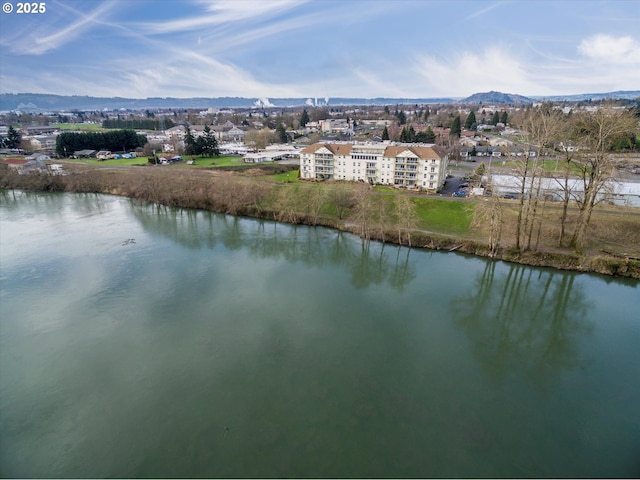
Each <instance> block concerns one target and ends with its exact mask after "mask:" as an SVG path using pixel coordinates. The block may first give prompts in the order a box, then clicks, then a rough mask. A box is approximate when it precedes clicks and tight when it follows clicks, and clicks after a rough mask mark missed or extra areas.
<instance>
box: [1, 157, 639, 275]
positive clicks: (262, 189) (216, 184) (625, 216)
mask: <svg viewBox="0 0 640 480" xmlns="http://www.w3.org/2000/svg"><path fill="white" fill-rule="evenodd" d="M265 173H269V172H268V171H267V172H265V171H264V170H260V169H259V168H256V169H255V171H252V170H247V171H243V172H242V174H239V173H238V172H221V171H216V170H204V171H203V170H200V171H198V172H194V171H185V170H167V169H159V168H153V167H137V168H129V169H126V170H120V169H109V170H107V169H101V168H84V169H82V170H78V171H75V172H72V173H71V174H69V175H64V176H62V175H60V176H51V175H19V174H17V173H16V172H13V171H9V170H7V169H5V170H2V171H0V188H2V189H21V190H36V191H64V192H78V193H106V194H113V195H120V196H126V197H130V198H136V199H140V200H144V201H149V202H154V203H158V204H162V205H166V206H171V207H181V208H194V209H205V210H210V211H216V212H221V213H227V214H231V215H241V216H248V217H254V218H262V219H268V220H276V221H280V222H285V223H292V224H305V225H321V226H327V227H331V228H336V229H339V230H342V231H347V232H351V233H354V234H356V235H358V236H360V237H361V238H363V240H364V241H370V240H374V241H382V242H389V243H394V244H400V245H406V246H411V247H417V248H427V249H433V250H448V251H458V252H462V253H467V254H472V255H477V256H482V257H489V258H492V259H495V260H503V261H507V262H514V263H519V264H523V265H530V266H539V267H551V268H556V269H561V270H572V271H579V272H592V273H599V274H604V275H612V276H621V277H629V278H635V279H640V260H639V257H640V253H638V252H637V251H636V250H638V248H639V247H638V245H639V244H640V242H639V241H638V236H639V235H640V216H639V215H638V212H630V211H626V210H613V211H611V210H610V211H606V212H605V211H603V212H599V213H597V214H596V217H595V218H594V222H593V224H594V226H593V228H592V231H593V233H594V235H593V237H594V240H593V241H592V242H590V244H589V245H588V246H587V248H585V250H584V254H583V255H576V254H575V253H573V252H572V251H570V250H568V249H562V248H558V247H557V246H555V245H554V238H555V237H554V236H556V235H557V234H556V231H555V229H556V227H557V225H556V224H555V216H554V215H556V213H554V211H553V208H549V209H548V212H547V213H546V214H545V215H546V217H542V218H544V219H545V222H544V224H542V223H541V225H540V226H539V227H538V231H537V239H536V242H535V248H531V249H528V250H525V251H519V250H516V249H515V248H514V247H513V245H512V243H511V242H509V239H510V238H511V231H510V229H512V228H513V224H512V221H511V220H510V219H511V218H512V214H513V211H512V210H513V206H512V205H511V204H509V203H506V204H505V207H504V218H505V220H504V226H503V228H502V229H501V232H502V233H501V238H502V240H501V241H500V242H497V243H496V242H495V241H494V248H490V246H489V245H490V241H489V240H490V235H491V233H490V232H489V231H488V227H487V225H486V222H485V221H484V220H483V218H484V217H483V209H485V208H486V205H485V204H484V203H483V200H478V201H475V202H474V201H465V202H458V201H456V202H453V201H452V200H451V199H437V198H433V199H430V198H426V197H424V196H413V195H406V194H405V193H404V192H398V191H376V190H374V189H372V188H370V187H369V186H367V185H363V184H326V185H322V186H319V185H317V184H303V185H298V184H295V185H293V184H289V183H286V182H285V183H282V182H276V181H273V180H272V179H269V178H268V177H267V176H265ZM427 202H428V203H427ZM452 207H456V208H455V209H454V208H452ZM439 210H441V211H442V212H444V214H443V215H440V216H441V217H444V219H440V220H436V218H437V217H438V215H437V214H438V211H439Z"/></svg>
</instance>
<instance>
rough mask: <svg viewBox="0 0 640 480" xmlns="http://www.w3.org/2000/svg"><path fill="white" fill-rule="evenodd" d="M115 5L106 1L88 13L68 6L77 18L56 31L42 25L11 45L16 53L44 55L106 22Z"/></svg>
mask: <svg viewBox="0 0 640 480" xmlns="http://www.w3.org/2000/svg"><path fill="white" fill-rule="evenodd" d="M115 7H116V4H115V3H113V2H106V3H102V4H100V5H98V6H97V7H96V8H95V9H93V10H92V11H90V12H88V13H84V12H83V11H81V10H76V9H73V8H70V7H66V8H67V10H68V11H71V12H72V13H73V14H74V15H76V16H77V17H78V18H77V20H75V21H73V22H71V23H68V20H67V19H65V21H64V22H63V23H64V27H62V28H59V29H57V30H55V31H51V30H54V27H53V26H52V27H49V31H46V29H45V28H44V27H42V26H41V27H40V28H39V29H37V30H36V31H33V32H31V33H30V34H28V35H26V36H24V37H23V38H21V39H20V41H18V42H11V44H10V47H11V48H12V50H13V51H14V53H17V54H20V55H42V54H44V53H47V52H49V51H51V50H56V49H58V48H60V47H62V46H64V45H66V44H68V43H69V42H72V41H74V40H76V39H77V38H79V37H81V36H82V35H84V34H86V32H87V31H88V30H89V29H90V28H91V27H92V26H93V25H95V24H97V23H100V24H102V23H104V18H105V17H106V16H107V13H108V12H109V11H111V10H113V9H114V8H115ZM57 23H62V22H57ZM43 30H44V31H43Z"/></svg>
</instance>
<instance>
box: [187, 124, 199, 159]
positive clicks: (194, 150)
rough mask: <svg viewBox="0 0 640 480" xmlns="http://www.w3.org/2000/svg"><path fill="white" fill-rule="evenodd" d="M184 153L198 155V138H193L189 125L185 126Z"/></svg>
mask: <svg viewBox="0 0 640 480" xmlns="http://www.w3.org/2000/svg"><path fill="white" fill-rule="evenodd" d="M184 130H185V132H184V153H185V155H198V154H199V153H200V152H198V145H197V144H196V139H195V138H193V134H192V133H191V129H190V128H189V125H185V126H184Z"/></svg>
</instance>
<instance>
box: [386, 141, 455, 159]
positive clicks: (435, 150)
mask: <svg viewBox="0 0 640 480" xmlns="http://www.w3.org/2000/svg"><path fill="white" fill-rule="evenodd" d="M405 150H409V151H410V152H412V153H414V154H415V155H417V156H418V157H419V158H422V159H425V158H440V159H441V158H444V157H445V155H446V154H447V153H446V151H445V150H444V149H442V148H440V147H438V146H436V145H432V146H429V147H427V146H424V145H410V144H404V145H389V146H388V147H387V148H386V150H385V152H384V156H385V157H386V158H395V157H397V156H398V155H400V154H401V153H402V152H404V151H405Z"/></svg>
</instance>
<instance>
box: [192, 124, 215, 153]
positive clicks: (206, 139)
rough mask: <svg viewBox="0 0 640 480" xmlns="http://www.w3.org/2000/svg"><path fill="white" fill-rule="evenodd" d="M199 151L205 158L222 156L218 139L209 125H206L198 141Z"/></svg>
mask: <svg viewBox="0 0 640 480" xmlns="http://www.w3.org/2000/svg"><path fill="white" fill-rule="evenodd" d="M196 144H197V147H198V148H197V150H198V153H199V154H200V155H202V156H203V157H213V156H218V155H220V149H219V148H218V140H217V139H216V134H215V132H212V131H211V128H209V125H205V127H204V131H203V133H202V136H200V137H199V138H198V140H197V141H196Z"/></svg>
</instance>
